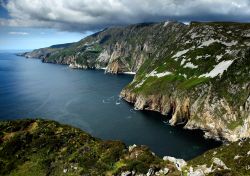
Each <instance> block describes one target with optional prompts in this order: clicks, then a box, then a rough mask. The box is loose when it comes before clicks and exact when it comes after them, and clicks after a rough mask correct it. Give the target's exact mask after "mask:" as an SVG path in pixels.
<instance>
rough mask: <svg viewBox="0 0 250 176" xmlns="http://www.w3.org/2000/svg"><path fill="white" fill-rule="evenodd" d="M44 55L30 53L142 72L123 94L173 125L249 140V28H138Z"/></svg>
mask: <svg viewBox="0 0 250 176" xmlns="http://www.w3.org/2000/svg"><path fill="white" fill-rule="evenodd" d="M43 50H44V49H41V50H37V51H34V52H31V53H26V54H24V55H25V56H26V57H39V58H41V59H42V60H43V62H51V63H59V64H68V65H69V66H70V67H71V68H81V69H88V68H96V69H100V68H105V70H106V72H107V73H114V74H117V73H123V72H136V75H135V78H134V80H133V82H131V83H130V84H129V85H128V86H126V87H125V88H124V89H123V91H122V92H121V97H123V98H124V99H125V100H127V101H128V102H131V103H134V104H135V108H136V109H139V110H144V109H145V110H153V111H159V112H161V113H162V114H164V115H167V116H168V117H169V118H170V119H171V120H170V124H172V125H176V124H179V123H184V124H186V125H185V128H189V129H195V128H198V129H202V130H204V131H205V132H206V134H205V135H206V137H212V138H217V139H223V140H229V141H236V140H238V139H240V138H244V137H249V136H250V128H249V125H250V79H249V77H250V24H246V23H223V22H217V23H199V22H192V23H191V24H190V25H185V24H182V23H179V22H163V23H146V24H136V25H130V26H126V27H113V28H108V29H105V30H103V31H101V32H98V33H95V34H93V35H91V36H89V37H87V38H85V39H83V40H81V41H79V42H76V43H74V44H72V45H71V46H69V47H67V48H64V49H58V48H46V52H44V51H43ZM39 51H40V52H42V51H43V53H44V54H40V52H39Z"/></svg>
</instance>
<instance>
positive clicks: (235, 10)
mask: <svg viewBox="0 0 250 176" xmlns="http://www.w3.org/2000/svg"><path fill="white" fill-rule="evenodd" d="M0 1H1V0H0ZM2 2H3V1H2ZM3 4H4V7H5V8H6V9H7V11H8V12H9V16H10V17H11V18H10V19H0V25H8V26H22V27H39V28H41V27H43V28H54V29H59V30H66V31H82V32H84V31H95V30H100V29H102V28H105V27H109V26H114V25H126V24H131V23H139V22H154V21H164V20H168V19H171V20H179V21H191V20H196V21H247V22H249V21H250V1H249V0H154V1H152V0H71V1H69V0H8V1H7V2H5V3H3Z"/></svg>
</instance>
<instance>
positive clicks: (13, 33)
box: [9, 32, 29, 35]
mask: <svg viewBox="0 0 250 176" xmlns="http://www.w3.org/2000/svg"><path fill="white" fill-rule="evenodd" d="M9 34H10V35H29V33H28V32H9Z"/></svg>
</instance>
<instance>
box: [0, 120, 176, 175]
mask: <svg viewBox="0 0 250 176" xmlns="http://www.w3.org/2000/svg"><path fill="white" fill-rule="evenodd" d="M165 167H168V168H169V169H170V172H169V173H170V175H179V174H180V173H179V171H178V170H177V169H176V167H175V166H174V164H171V163H170V162H168V161H164V160H162V159H160V158H159V157H157V156H155V155H154V154H153V153H152V152H151V151H150V150H149V148H147V147H145V146H136V147H133V148H132V149H130V150H128V149H127V147H126V146H125V144H124V143H122V142H120V141H102V140H100V139H97V138H94V137H92V136H90V135H89V134H87V133H85V132H83V131H81V130H80V129H77V128H73V127H70V126H68V125H61V124H59V123H57V122H54V121H47V120H17V121H1V122H0V175H11V176H18V175H20V176H21V175H25V176H29V175H30V176H33V175H37V176H39V175H119V174H121V173H122V172H124V171H131V172H132V171H134V172H135V173H137V174H139V173H142V174H145V173H147V172H148V170H149V168H153V169H154V170H155V171H157V170H159V169H161V168H165Z"/></svg>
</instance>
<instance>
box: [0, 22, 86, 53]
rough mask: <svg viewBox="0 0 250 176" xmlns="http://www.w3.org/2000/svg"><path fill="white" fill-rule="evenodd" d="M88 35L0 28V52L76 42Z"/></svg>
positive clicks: (25, 28)
mask: <svg viewBox="0 0 250 176" xmlns="http://www.w3.org/2000/svg"><path fill="white" fill-rule="evenodd" d="M88 34H89V33H85V34H83V33H79V32H67V31H58V30H57V29H44V28H42V29H40V28H29V27H8V26H6V27H1V28H0V50H31V49H37V48H42V47H47V46H51V45H54V44H61V43H70V42H76V41H79V40H80V39H82V38H84V37H85V36H86V35H88Z"/></svg>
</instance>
